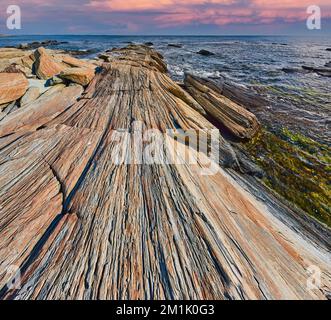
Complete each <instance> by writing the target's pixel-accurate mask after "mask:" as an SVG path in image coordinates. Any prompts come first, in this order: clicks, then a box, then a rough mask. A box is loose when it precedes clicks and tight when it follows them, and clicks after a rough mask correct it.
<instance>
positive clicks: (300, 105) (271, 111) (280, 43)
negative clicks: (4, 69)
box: [0, 35, 331, 144]
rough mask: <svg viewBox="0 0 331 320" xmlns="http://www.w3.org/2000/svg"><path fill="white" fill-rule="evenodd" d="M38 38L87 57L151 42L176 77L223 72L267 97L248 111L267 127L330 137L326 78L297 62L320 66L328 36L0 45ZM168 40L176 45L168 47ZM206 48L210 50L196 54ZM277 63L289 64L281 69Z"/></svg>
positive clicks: (327, 56) (326, 58)
mask: <svg viewBox="0 0 331 320" xmlns="http://www.w3.org/2000/svg"><path fill="white" fill-rule="evenodd" d="M43 40H58V41H65V42H67V43H65V44H61V45H59V46H55V47H53V48H57V49H79V50H93V53H92V54H90V55H88V56H86V57H88V58H90V57H93V56H96V55H97V54H98V53H99V52H102V51H104V50H106V49H109V48H112V47H122V46H125V45H127V43H129V42H134V43H145V42H152V43H153V44H154V48H155V49H156V50H158V51H159V52H160V53H162V54H163V55H164V57H165V59H166V62H167V63H168V68H169V73H170V75H171V77H172V78H173V79H174V80H176V81H182V80H183V77H184V73H185V72H191V73H194V74H196V75H199V76H202V77H212V78H218V77H226V78H228V79H229V80H231V81H233V82H235V83H239V84H244V85H246V86H248V87H250V88H251V89H252V90H254V91H256V92H258V93H259V94H261V95H262V96H264V97H266V98H268V100H269V101H270V105H268V106H266V107H265V108H262V109H259V110H252V111H253V112H254V113H256V114H257V116H258V117H259V118H260V120H261V122H263V123H264V124H265V125H267V126H269V127H270V128H271V129H274V130H277V129H279V128H280V127H288V128H289V129H291V130H293V131H297V132H301V133H303V134H305V135H307V136H310V137H311V138H313V139H315V140H317V141H320V142H323V143H329V144H330V142H331V137H330V124H331V78H329V77H323V76H320V75H318V74H316V73H306V72H303V69H302V66H303V65H305V66H315V67H323V66H324V65H325V64H326V63H328V62H330V61H331V52H329V51H327V50H326V48H330V47H331V39H328V38H322V37H313V38H307V37H283V36H281V37H275V36H272V37H266V36H73V35H70V36H68V35H66V36H15V37H5V38H0V47H4V46H14V45H18V44H20V43H27V42H32V41H43ZM169 43H176V44H181V45H182V48H173V47H169V46H168V44H169ZM201 49H206V50H209V51H212V52H213V53H215V55H214V56H210V57H205V56H201V55H198V54H196V52H197V51H199V50H201ZM283 68H290V69H291V70H290V71H287V72H285V71H284V70H283Z"/></svg>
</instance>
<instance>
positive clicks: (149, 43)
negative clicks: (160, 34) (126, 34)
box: [144, 42, 154, 47]
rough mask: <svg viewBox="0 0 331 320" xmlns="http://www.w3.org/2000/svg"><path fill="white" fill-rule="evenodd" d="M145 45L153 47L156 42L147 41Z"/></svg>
mask: <svg viewBox="0 0 331 320" xmlns="http://www.w3.org/2000/svg"><path fill="white" fill-rule="evenodd" d="M144 45H145V46H147V47H152V46H154V43H153V42H145V43H144Z"/></svg>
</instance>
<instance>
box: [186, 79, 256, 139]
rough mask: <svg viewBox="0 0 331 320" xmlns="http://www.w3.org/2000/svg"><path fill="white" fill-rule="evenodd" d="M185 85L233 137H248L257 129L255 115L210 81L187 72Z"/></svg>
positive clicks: (211, 116)
mask: <svg viewBox="0 0 331 320" xmlns="http://www.w3.org/2000/svg"><path fill="white" fill-rule="evenodd" d="M185 87H186V89H187V91H188V92H189V93H190V94H191V96H192V97H193V98H194V99H195V100H197V101H198V102H199V104H200V105H201V106H202V107H203V108H204V110H205V111H206V112H207V114H208V116H209V117H210V118H211V119H212V120H213V122H216V123H217V124H219V125H220V126H222V127H225V128H226V129H228V130H229V131H230V132H231V133H232V134H233V135H234V136H235V137H237V138H240V139H250V138H252V137H253V136H254V135H255V134H256V133H257V132H258V131H259V129H260V124H259V122H258V120H257V118H256V117H255V115H254V114H252V113H251V112H249V111H248V110H246V109H245V108H243V107H242V106H240V105H238V104H236V103H235V102H233V101H231V100H230V99H228V98H227V97H225V96H223V95H222V94H221V93H220V90H219V89H218V88H217V86H216V85H215V84H214V83H213V82H212V81H210V80H206V79H202V78H199V77H196V76H192V75H189V74H187V75H186V77H185Z"/></svg>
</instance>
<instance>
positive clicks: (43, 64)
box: [34, 48, 65, 80]
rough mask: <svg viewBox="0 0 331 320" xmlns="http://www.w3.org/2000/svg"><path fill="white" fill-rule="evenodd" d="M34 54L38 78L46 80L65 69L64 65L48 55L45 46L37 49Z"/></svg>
mask: <svg viewBox="0 0 331 320" xmlns="http://www.w3.org/2000/svg"><path fill="white" fill-rule="evenodd" d="M34 56H35V59H36V61H35V63H34V68H35V73H36V75H37V76H38V78H39V79H45V80H47V79H49V78H51V77H53V76H54V75H56V74H59V73H60V72H61V71H63V70H64V69H65V66H64V65H62V64H61V63H60V62H57V61H56V60H55V59H54V58H53V57H52V56H51V55H49V54H48V52H47V51H46V49H45V48H39V49H37V50H36V51H35V53H34Z"/></svg>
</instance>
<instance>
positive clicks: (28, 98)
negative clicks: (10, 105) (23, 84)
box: [20, 87, 41, 108]
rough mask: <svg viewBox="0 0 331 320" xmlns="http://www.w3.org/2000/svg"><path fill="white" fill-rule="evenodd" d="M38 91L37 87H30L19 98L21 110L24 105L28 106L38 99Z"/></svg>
mask: <svg viewBox="0 0 331 320" xmlns="http://www.w3.org/2000/svg"><path fill="white" fill-rule="evenodd" d="M40 94H41V93H40V89H39V88H38V87H30V88H29V89H28V90H27V91H26V93H25V95H24V96H23V97H22V98H21V101H20V105H21V108H22V107H25V106H26V105H28V104H30V103H31V102H33V101H35V100H36V99H38V97H39V96H40Z"/></svg>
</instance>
